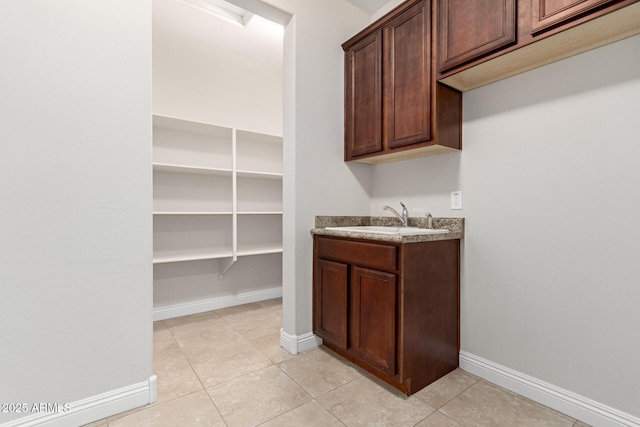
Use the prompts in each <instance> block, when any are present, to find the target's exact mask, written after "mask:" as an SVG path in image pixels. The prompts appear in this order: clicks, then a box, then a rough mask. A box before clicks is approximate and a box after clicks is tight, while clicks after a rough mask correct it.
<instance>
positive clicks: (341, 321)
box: [313, 259, 348, 349]
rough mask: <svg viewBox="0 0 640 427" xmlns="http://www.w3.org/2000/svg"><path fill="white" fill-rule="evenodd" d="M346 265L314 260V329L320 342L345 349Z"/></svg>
mask: <svg viewBox="0 0 640 427" xmlns="http://www.w3.org/2000/svg"><path fill="white" fill-rule="evenodd" d="M347 271H348V266H347V265H346V264H342V263H339V262H333V261H327V260H324V259H317V260H316V266H315V271H314V283H315V285H314V290H313V292H314V295H313V305H314V307H313V329H314V331H315V333H316V334H317V335H318V336H320V337H321V338H322V339H323V340H325V341H327V342H329V343H331V344H333V345H335V346H336V347H338V348H342V349H346V348H347V293H348V283H347V280H348V276H347Z"/></svg>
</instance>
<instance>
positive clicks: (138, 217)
mask: <svg viewBox="0 0 640 427" xmlns="http://www.w3.org/2000/svg"><path fill="white" fill-rule="evenodd" d="M1 9H2V12H1V13H0V15H1V18H0V20H1V24H0V57H1V58H2V63H3V65H2V67H0V94H1V95H0V117H2V119H1V124H0V236H1V237H0V259H1V260H2V261H0V284H1V286H2V295H1V296H0V325H2V327H0V343H1V344H0V366H1V368H0V402H7V403H9V402H16V403H23V402H24V403H40V402H42V403H47V402H48V403H55V402H58V403H72V402H76V401H79V400H82V399H85V398H88V397H91V396H96V395H99V394H101V393H106V392H111V391H113V390H117V389H121V388H124V387H128V386H130V385H132V384H136V383H141V382H145V381H147V382H148V381H149V378H150V376H151V375H152V352H151V340H152V323H151V263H150V260H151V215H150V210H151V169H150V162H151V160H150V159H151V78H150V77H151V57H150V52H151V34H150V15H151V2H150V1H148V0H147V1H137V2H130V1H128V0H113V1H108V2H105V1H97V0H88V1H82V2H78V1H73V0H59V1H56V2H42V1H32V0H31V1H30V0H26V1H25V0H9V1H4V2H2V8H1ZM123 11H126V13H123ZM148 397H149V396H147V402H148ZM123 409H126V408H123ZM24 415H25V414H15V413H14V414H7V413H2V414H0V423H3V422H6V421H9V420H11V419H15V418H18V417H20V416H24Z"/></svg>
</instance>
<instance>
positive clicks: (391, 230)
mask: <svg viewBox="0 0 640 427" xmlns="http://www.w3.org/2000/svg"><path fill="white" fill-rule="evenodd" d="M326 230H333V231H351V232H356V233H375V234H398V235H401V236H415V235H419V234H444V233H448V232H449V230H447V229H446V228H438V229H429V228H419V227H385V226H378V225H359V226H352V227H326Z"/></svg>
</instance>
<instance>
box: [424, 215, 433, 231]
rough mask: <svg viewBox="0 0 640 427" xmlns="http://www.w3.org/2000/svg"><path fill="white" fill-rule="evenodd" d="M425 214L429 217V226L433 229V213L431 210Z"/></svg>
mask: <svg viewBox="0 0 640 427" xmlns="http://www.w3.org/2000/svg"><path fill="white" fill-rule="evenodd" d="M425 215H426V217H427V228H428V229H430V230H431V229H433V215H431V212H427V213H425Z"/></svg>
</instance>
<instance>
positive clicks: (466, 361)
mask: <svg viewBox="0 0 640 427" xmlns="http://www.w3.org/2000/svg"><path fill="white" fill-rule="evenodd" d="M460 368H462V369H464V370H465V371H467V372H470V373H472V374H474V375H477V376H479V377H481V378H484V379H486V380H487V381H490V382H492V383H494V384H497V385H499V386H501V387H504V388H506V389H508V390H511V391H513V392H515V393H518V394H520V395H522V396H524V397H527V398H529V399H531V400H533V401H535V402H538V403H541V404H543V405H545V406H548V407H550V408H552V409H555V410H557V411H560V412H562V413H564V414H567V415H569V416H570V417H573V418H576V419H578V420H580V421H582V422H584V423H587V424H589V425H592V426H598V427H600V426H602V427H622V426H625V427H640V418H637V417H635V416H633V415H630V414H627V413H624V412H622V411H619V410H617V409H615V408H611V407H610V406H607V405H604V404H602V403H599V402H596V401H594V400H591V399H589V398H587V397H584V396H581V395H579V394H576V393H573V392H571V391H568V390H565V389H562V388H560V387H557V386H555V385H553V384H549V383H547V382H545V381H542V380H539V379H537V378H533V377H531V376H529V375H526V374H523V373H521V372H518V371H514V370H513V369H510V368H507V367H505V366H502V365H499V364H497V363H494V362H491V361H490V360H486V359H483V358H482V357H478V356H475V355H473V354H470V353H466V352H463V351H461V352H460Z"/></svg>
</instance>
